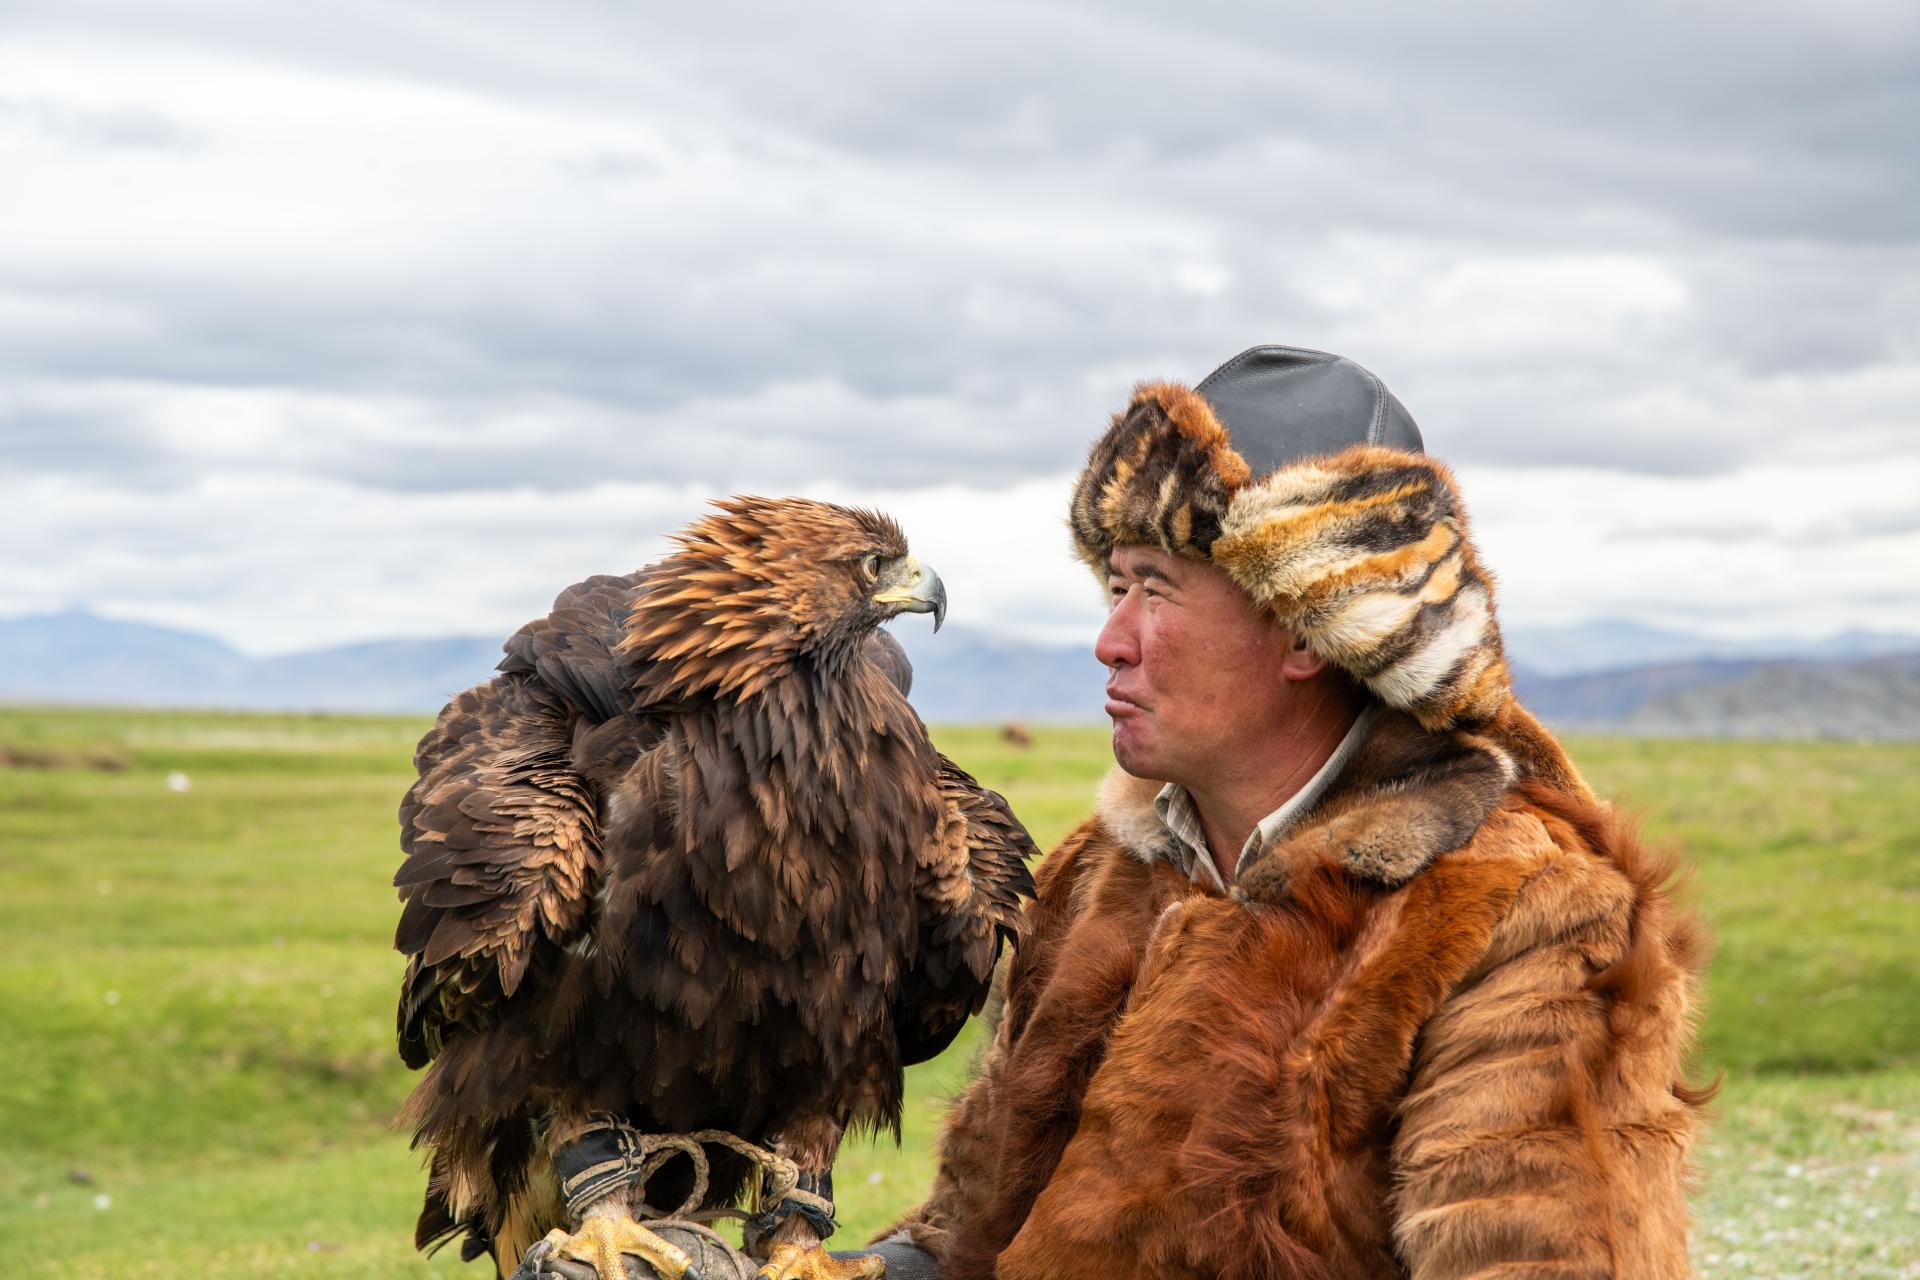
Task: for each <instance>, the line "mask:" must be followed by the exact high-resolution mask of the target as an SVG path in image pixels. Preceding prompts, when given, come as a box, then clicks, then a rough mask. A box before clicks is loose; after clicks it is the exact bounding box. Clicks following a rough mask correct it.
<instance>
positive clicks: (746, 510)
mask: <svg viewBox="0 0 1920 1280" xmlns="http://www.w3.org/2000/svg"><path fill="white" fill-rule="evenodd" d="M715 505H716V507H717V510H716V511H715V512H713V513H711V514H709V515H707V516H705V517H703V518H701V519H699V520H696V521H695V522H694V523H693V524H691V525H689V526H688V527H687V528H686V529H685V530H684V531H682V532H681V533H680V534H679V535H677V537H676V538H675V541H676V543H677V544H678V548H677V550H676V551H675V552H674V553H673V554H672V555H670V556H668V557H667V558H665V559H663V560H661V561H659V562H658V563H655V564H653V565H651V566H649V567H647V568H644V569H642V570H640V571H639V572H637V573H634V574H630V575H627V576H623V577H615V576H599V577H594V578H589V579H588V580H587V581H585V582H582V583H579V584H577V585H575V586H572V587H569V588H567V590H565V591H563V592H561V593H560V596H559V598H558V599H557V600H556V601H555V602H554V607H553V612H552V613H551V614H550V615H549V616H548V617H546V618H544V619H541V620H539V621H536V622H533V623H529V624H528V625H527V626H525V627H523V628H521V629H520V631H519V632H518V633H516V634H515V635H514V636H513V637H512V639H510V640H509V641H508V642H507V644H506V654H507V656H506V658H505V659H504V660H503V661H502V662H501V663H500V666H499V674H498V675H496V676H494V677H493V678H492V679H491V680H490V681H488V682H487V683H485V684H482V685H479V686H477V687H475V688H473V689H469V690H468V691H466V692H465V693H462V694H460V695H459V696H458V697H456V698H455V699H454V700H453V701H452V702H450V703H449V704H447V706H446V708H445V709H444V710H443V711H441V713H440V716H439V718H438V720H437V721H436V722H435V724H434V727H433V729H432V730H431V731H430V732H429V733H428V734H427V735H426V737H424V738H422V739H421V741H420V746H419V749H418V751H417V752H416V754H415V756H414V765H415V767H416V768H417V769H418V771H419V775H420V776H419V779H418V780H417V781H416V782H415V783H414V784H413V787H412V788H411V789H410V790H409V791H408V792H407V795H406V798H405V800H404V801H403V802H402V803H401V805H400V828H401V845H402V847H403V849H404V850H405V853H406V857H405V859H404V861H403V862H402V864H401V867H400V870H399V872H398V874H396V875H395V877H394V884H395V885H396V886H397V887H398V888H399V891H400V897H401V900H402V901H403V903H404V904H405V905H404V907H403V909H402V911H401V916H400V924H399V928H398V931H397V933H396V935H395V939H394V942H395V946H396V947H397V948H398V949H399V950H400V951H402V952H403V953H405V954H406V955H407V956H408V958H409V959H408V964H407V971H406V977H405V980H404V984H403V986H402V989H401V996H400V1008H399V1041H400V1055H401V1057H402V1058H404V1059H405V1060H406V1062H407V1065H408V1066H410V1067H415V1068H418V1067H428V1070H427V1072H426V1074H425V1075H424V1076H423V1077H422V1078H421V1080H420V1081H419V1084H418V1086H417V1087H416V1088H415V1089H414V1091H413V1094H412V1096H411V1097H410V1098H409V1099H408V1100H407V1103H406V1106H405V1108H404V1110H403V1112H402V1119H403V1122H405V1123H407V1124H410V1125H411V1126H412V1127H413V1128H414V1131H415V1142H416V1145H424V1146H425V1147H427V1148H429V1150H430V1152H431V1155H430V1162H429V1177H428V1183H427V1193H426V1203H425V1207H424V1208H423V1209H422V1211H421V1215H420V1221H419V1226H418V1229H417V1231H416V1234H415V1242H416V1244H418V1245H419V1246H420V1247H422V1248H431V1247H434V1246H437V1245H439V1244H442V1243H445V1242H446V1241H448V1240H450V1239H453V1238H454V1237H456V1236H461V1235H464V1236H465V1240H464V1242H463V1244H462V1249H461V1252H462V1256H463V1257H466V1258H474V1257H477V1256H479V1254H481V1253H482V1252H491V1253H492V1255H493V1258H494V1262H495V1264H496V1266H497V1267H498V1268H499V1269H500V1271H501V1272H502V1273H503V1274H504V1273H506V1272H508V1271H511V1270H512V1269H513V1268H514V1266H515V1264H516V1262H517V1261H518V1260H519V1258H520V1257H521V1256H522V1254H523V1253H524V1251H525V1250H526V1249H527V1248H528V1247H529V1246H530V1245H531V1244H533V1243H534V1242H536V1241H539V1240H541V1239H542V1238H543V1237H545V1236H547V1235H548V1233H549V1232H550V1231H553V1230H555V1229H559V1230H560V1235H559V1236H555V1237H554V1239H555V1240H556V1242H557V1243H558V1242H559V1241H560V1238H561V1237H562V1236H565V1234H566V1233H565V1228H567V1227H578V1228H579V1230H578V1233H577V1234H575V1235H574V1236H572V1237H571V1238H570V1239H569V1240H568V1241H567V1242H566V1243H565V1244H562V1245H561V1248H562V1249H563V1250H569V1251H570V1252H569V1253H568V1256H572V1257H576V1258H584V1257H588V1256H589V1255H597V1256H598V1257H599V1258H601V1259H602V1260H603V1261H601V1262H597V1263H596V1264H595V1265H596V1266H599V1267H603V1268H611V1270H609V1271H603V1274H604V1275H605V1276H606V1277H607V1280H617V1277H618V1276H619V1274H620V1273H619V1270H618V1268H619V1263H618V1260H617V1254H618V1252H619V1251H620V1250H621V1249H626V1250H628V1251H630V1252H636V1253H639V1254H640V1255H641V1256H642V1257H644V1258H646V1259H647V1260H648V1261H649V1262H650V1263H651V1264H652V1265H653V1266H654V1267H655V1269H656V1270H658V1271H660V1272H661V1273H662V1274H663V1275H666V1276H668V1277H669V1278H670V1280H672V1278H673V1277H677V1276H678V1275H679V1274H681V1273H682V1271H683V1269H684V1265H685V1259H684V1257H683V1256H676V1255H675V1254H674V1253H673V1252H672V1251H671V1246H666V1248H665V1249H664V1250H663V1249H661V1248H658V1247H657V1246H656V1244H655V1241H657V1237H651V1236H650V1233H647V1232H645V1231H644V1230H643V1229H641V1228H639V1227H638V1226H637V1225H636V1224H635V1223H634V1222H633V1220H632V1218H631V1217H630V1216H629V1211H630V1210H634V1211H637V1210H638V1209H639V1207H640V1206H641V1205H643V1204H645V1205H649V1206H663V1205H671V1204H673V1203H676V1202H677V1201H678V1200H679V1199H680V1198H681V1197H683V1196H684V1195H686V1194H688V1193H689V1190H690V1187H691V1180H692V1179H691V1174H690V1173H689V1171H688V1167H687V1165H686V1163H685V1162H679V1163H676V1164H671V1165H669V1166H667V1167H666V1168H665V1169H663V1170H659V1171H657V1172H656V1173H655V1174H654V1175H653V1176H652V1177H651V1179H650V1180H649V1181H648V1182H647V1183H646V1185H626V1186H620V1185H618V1183H619V1182H620V1180H621V1179H620V1176H619V1175H620V1173H621V1171H623V1170H624V1171H625V1173H626V1176H628V1177H631V1176H632V1168H633V1164H634V1162H633V1160H632V1159H631V1154H632V1153H631V1148H630V1147H620V1145H619V1144H620V1143H621V1142H625V1141H626V1140H627V1139H629V1138H631V1137H632V1136H633V1135H636V1134H660V1133H668V1134H685V1133H691V1132H694V1131H699V1130H706V1129H722V1130H726V1131H728V1132H730V1133H732V1134H736V1135H738V1136H740V1137H742V1138H744V1139H746V1140H748V1141H749V1142H752V1143H756V1144H760V1145H763V1146H766V1147H769V1148H770V1149H772V1150H774V1151H776V1152H777V1153H778V1154H779V1155H781V1156H784V1157H786V1158H788V1159H790V1160H792V1161H793V1162H794V1164H795V1165H797V1166H798V1170H799V1173H800V1175H801V1184H800V1185H801V1187H802V1188H803V1189H810V1190H813V1191H815V1192H817V1193H818V1196H820V1197H829V1198H830V1194H831V1183H830V1181H829V1180H828V1174H829V1172H830V1170H831V1167H832V1164H833V1159H834V1154H835V1152H836V1150H837V1149H838V1146H839V1142H840V1139H841V1137H842V1135H843V1134H844V1133H845V1132H846V1131H847V1129H848V1128H849V1127H852V1126H860V1125H869V1126H876V1127H884V1128H890V1129H892V1130H893V1132H894V1134H895V1136H896V1139H897V1137H898V1133H899V1121H900V1106H901V1093H902V1087H903V1085H902V1074H901V1072H902V1068H903V1067H904V1066H906V1065H908V1064H911V1063H914V1062H919V1061H922V1060H924V1059H927V1058H930V1057H932V1056H933V1055H935V1054H937V1053H939V1052H940V1051H941V1050H942V1049H944V1048H945V1047H946V1046H947V1045H948V1044H949V1043H951V1042H952V1040H953V1038H954V1036H955V1035H956V1034H957V1033H958V1032H959V1029H960V1027H961V1025H962V1024H963V1023H964V1022H965V1021H966V1019H967V1017H968V1016H969V1015H970V1014H972V1013H973V1012H975V1011H977V1010H978V1009H979V1007H980V1005H981V1003H982V1001H983V1000H984V998H985V996H986V993H987V987H988V983H989V981H990V978H991V975H992V971H993V966H994V962H995V959H996V957H997V956H998V954H999V951H1000V948H1001V945H1002V942H1003V941H1004V940H1006V939H1008V938H1010V937H1011V936H1012V933H1013V930H1014V928H1015V924H1016V921H1017V919H1018V915H1019V904H1020V898H1021V897H1022V896H1026V895H1030V894H1031V893H1032V887H1033V882H1032V878H1031V876H1030V875H1029V873H1028V870H1027V866H1026V859H1027V858H1029V857H1030V856H1031V855H1032V853H1033V844H1032V841H1031V840H1030V839H1029V837H1028V835H1027V832H1026V830H1025V829H1024V828H1023V827H1022V826H1021V825H1020V823H1019V822H1018V821H1017V820H1016V819H1015V818H1014V816H1013V814H1012V813H1011V811H1010V810H1009V809H1008V808H1007V805H1006V802H1005V801H1004V800H1003V799H1002V798H1001V797H1000V796H999V795H997V794H995V793H994V792H992V791H989V790H987V789H985V788H983V787H981V786H980V785H979V784H978V783H976V782H975V781H974V779H973V778H971V777H969V776H968V775H967V774H966V773H965V772H964V771H962V770H961V769H959V768H958V767H957V766H955V765H954V764H953V762H952V761H950V760H948V759H946V758H945V757H944V756H942V755H940V754H939V753H938V752H936V751H935V750H934V748H933V745H932V743H931V742H930V741H929V740H928V738H927V733H926V729H925V727H924V726H923V725H922V724H921V723H920V720H919V718H918V717H917V716H916V715H915V714H914V712H913V710H912V708H911V707H910V706H909V705H908V703H907V699H906V696H905V684H906V676H907V674H908V673H909V672H910V668H908V667H907V666H906V663H905V658H904V655H903V654H901V653H900V651H899V648H898V646H897V644H896V643H895V642H894V641H893V640H892V638H891V637H890V636H887V635H886V633H885V632H883V631H877V630H876V628H877V627H878V626H879V624H881V623H882V622H885V621H886V620H887V619H889V618H891V617H893V616H894V615H896V614H898V613H901V612H913V613H932V614H933V615H934V625H935V627H936V628H937V627H938V626H939V624H940V621H941V618H942V617H943V615H944V613H945V606H946V594H945V589H944V588H943V587H942V585H941V583H940V580H939V578H938V577H937V576H936V575H935V574H933V573H932V572H931V571H930V570H929V569H927V568H926V567H925V566H923V565H921V564H919V563H918V562H917V561H916V560H915V559H914V557H913V556H911V555H909V554H908V553H907V544H906V539H905V537H904V536H903V535H902V533H901V531H900V529H899V526H898V525H896V524H895V523H894V522H893V521H892V520H891V519H889V518H887V517H885V516H883V515H879V514H877V513H874V512H870V511H857V510H850V509H847V508H844V507H838V506H832V505H829V504H826V503H821V502H811V501H804V500H800V499H777V500H776V499H765V498H750V497H736V498H732V499H729V500H727V501H724V502H720V503H717V504H715ZM429 1064H431V1065H430V1066H429ZM609 1132H611V1133H613V1135H614V1139H613V1145H612V1146H609V1147H606V1148H604V1149H601V1150H600V1154H602V1155H606V1154H608V1153H609V1152H612V1153H614V1155H615V1164H616V1165H618V1168H615V1167H614V1166H613V1165H606V1164H604V1162H603V1163H602V1165H601V1166H600V1167H599V1171H598V1174H592V1175H591V1176H589V1175H588V1174H580V1175H579V1176H577V1177H576V1176H574V1175H575V1174H576V1173H577V1172H578V1167H579V1164H580V1156H579V1152H580V1151H581V1150H583V1149H589V1148H591V1147H592V1143H591V1142H589V1138H591V1139H592V1140H593V1141H594V1142H606V1141H607V1140H608V1133H609ZM619 1151H625V1152H626V1156H625V1157H621V1156H619V1154H618V1153H619ZM622 1158H624V1159H625V1163H624V1164H621V1163H620V1160H621V1159H622ZM589 1159H591V1157H589ZM750 1168H751V1166H750V1165H749V1164H747V1163H746V1162H745V1161H744V1160H743V1159H742V1158H740V1157H739V1156H737V1155H733V1154H730V1153H728V1152H726V1151H721V1152H718V1153H717V1154H716V1157H715V1159H714V1163H713V1176H712V1181H711V1185H710V1186H709V1188H708V1190H707V1193H706V1196H705V1204H706V1205H707V1206H709V1207H711V1206H718V1205H723V1204H727V1203H731V1202H733V1201H734V1200H736V1199H737V1198H738V1197H739V1196H740V1194H741V1192H742V1190H743V1189H744V1186H745V1183H746V1179H747V1176H748V1173H749V1171H750ZM609 1170H611V1171H612V1175H613V1176H612V1178H611V1180H612V1181H613V1182H614V1183H615V1184H616V1185H615V1186H614V1188H613V1189H612V1191H611V1193H610V1194H607V1195H604V1196H602V1197H601V1198H599V1199H597V1200H593V1201H591V1202H590V1203H583V1200H584V1199H585V1198H586V1193H587V1192H590V1191H591V1190H593V1189H594V1188H595V1187H597V1186H599V1185H600V1183H596V1182H595V1178H596V1177H598V1178H600V1180H601V1182H605V1181H606V1180H607V1178H606V1176H605V1175H608V1173H609ZM583 1187H584V1188H586V1191H585V1192H583V1190H582V1188H583ZM823 1206H824V1207H823ZM780 1208H781V1209H784V1210H787V1212H785V1213H784V1214H781V1213H780V1212H777V1211H776V1212H775V1213H774V1214H772V1215H770V1217H769V1218H768V1220H767V1221H766V1222H764V1223H763V1224H762V1226H763V1229H764V1230H765V1232H766V1236H765V1239H766V1242H767V1244H768V1245H771V1246H773V1248H772V1253H773V1261H772V1262H771V1263H770V1264H769V1266H768V1268H767V1269H765V1270H764V1271H763V1272H762V1274H763V1275H768V1276H800V1275H803V1274H804V1275H809V1276H813V1275H826V1274H872V1273H873V1267H874V1266H875V1265H877V1264H869V1265H868V1266H867V1267H866V1269H865V1270H862V1269H859V1268H856V1267H850V1266H849V1265H848V1264H844V1263H837V1264H836V1263H832V1262H830V1260H829V1259H828V1258H827V1255H826V1254H825V1252H824V1251H823V1250H821V1249H820V1248H819V1243H818V1242H819V1237H820V1236H822V1235H824V1234H825V1233H826V1232H827V1231H829V1230H831V1217H830V1205H829V1204H828V1200H827V1199H822V1198H814V1197H809V1196H807V1195H804V1194H800V1195H798V1198H797V1199H793V1200H787V1201H784V1202H783V1205H782V1206H781V1207H780ZM659 1243H660V1244H664V1242H659ZM836 1269H837V1270H836Z"/></svg>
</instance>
